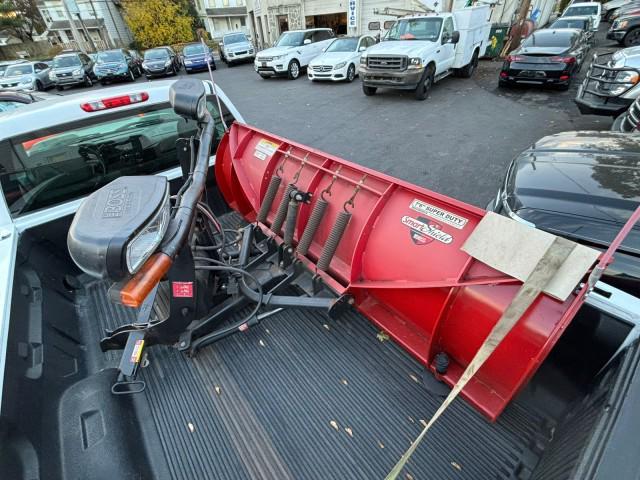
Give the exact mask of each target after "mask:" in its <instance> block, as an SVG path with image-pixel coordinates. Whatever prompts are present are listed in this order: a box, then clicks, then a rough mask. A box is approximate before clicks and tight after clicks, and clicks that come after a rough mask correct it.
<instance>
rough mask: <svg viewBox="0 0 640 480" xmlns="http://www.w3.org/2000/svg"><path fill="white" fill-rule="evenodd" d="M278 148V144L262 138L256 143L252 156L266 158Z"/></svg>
mask: <svg viewBox="0 0 640 480" xmlns="http://www.w3.org/2000/svg"><path fill="white" fill-rule="evenodd" d="M277 149H278V144H277V143H273V142H270V141H269V140H265V139H264V138H263V139H262V140H260V141H259V142H258V143H257V144H256V149H255V151H254V152H253V156H254V157H256V158H259V159H260V160H266V159H267V157H270V156H271V155H273V154H274V153H275V152H276V150H277Z"/></svg>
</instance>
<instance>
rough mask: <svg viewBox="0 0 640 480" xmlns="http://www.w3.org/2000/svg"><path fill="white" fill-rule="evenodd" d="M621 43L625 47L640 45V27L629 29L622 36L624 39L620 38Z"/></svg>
mask: <svg viewBox="0 0 640 480" xmlns="http://www.w3.org/2000/svg"><path fill="white" fill-rule="evenodd" d="M622 43H623V44H624V46H625V47H634V46H636V45H640V27H636V28H634V29H632V30H629V31H628V32H627V34H626V35H625V36H624V40H622Z"/></svg>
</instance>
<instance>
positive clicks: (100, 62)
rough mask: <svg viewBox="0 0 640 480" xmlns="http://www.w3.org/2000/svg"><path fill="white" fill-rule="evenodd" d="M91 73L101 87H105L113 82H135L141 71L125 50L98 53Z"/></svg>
mask: <svg viewBox="0 0 640 480" xmlns="http://www.w3.org/2000/svg"><path fill="white" fill-rule="evenodd" d="M93 73H94V74H95V76H96V79H97V80H98V81H99V82H100V83H101V84H102V85H106V84H107V83H109V82H112V81H114V80H128V81H130V82H135V81H136V78H137V77H139V76H141V75H142V70H141V69H140V67H138V65H137V64H136V62H135V61H134V59H133V57H132V56H131V55H130V54H129V52H128V51H127V50H122V49H115V50H105V51H103V52H98V55H97V57H96V63H95V65H94V66H93Z"/></svg>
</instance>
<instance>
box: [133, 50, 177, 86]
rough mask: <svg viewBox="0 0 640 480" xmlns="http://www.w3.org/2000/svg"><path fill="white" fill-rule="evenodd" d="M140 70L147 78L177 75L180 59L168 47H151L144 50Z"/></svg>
mask: <svg viewBox="0 0 640 480" xmlns="http://www.w3.org/2000/svg"><path fill="white" fill-rule="evenodd" d="M142 70H143V71H144V75H145V76H146V77H147V79H150V78H153V77H165V76H167V75H177V74H178V72H179V71H180V59H179V58H178V56H177V55H176V54H175V52H174V51H173V49H171V48H169V47H158V48H152V49H150V50H147V51H146V52H144V61H143V62H142Z"/></svg>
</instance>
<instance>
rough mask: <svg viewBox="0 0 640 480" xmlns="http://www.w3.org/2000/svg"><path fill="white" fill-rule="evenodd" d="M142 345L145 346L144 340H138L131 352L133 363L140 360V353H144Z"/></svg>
mask: <svg viewBox="0 0 640 480" xmlns="http://www.w3.org/2000/svg"><path fill="white" fill-rule="evenodd" d="M142 347H144V340H136V343H135V345H134V346H133V351H132V352H131V363H138V362H139V361H140V355H142Z"/></svg>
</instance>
